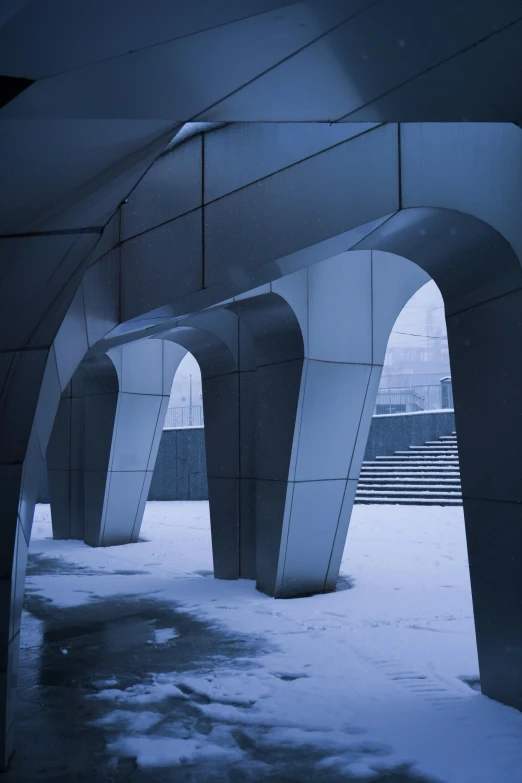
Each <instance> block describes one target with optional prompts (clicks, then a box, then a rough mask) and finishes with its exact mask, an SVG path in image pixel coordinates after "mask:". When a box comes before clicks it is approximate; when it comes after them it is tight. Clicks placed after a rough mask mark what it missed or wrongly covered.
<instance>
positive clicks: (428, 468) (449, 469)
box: [361, 462, 460, 476]
mask: <svg viewBox="0 0 522 783" xmlns="http://www.w3.org/2000/svg"><path fill="white" fill-rule="evenodd" d="M367 470H378V471H381V472H383V471H385V472H389V471H393V472H397V473H401V474H402V473H409V472H411V473H431V474H434V473H435V474H436V473H444V474H447V473H454V474H455V475H456V476H458V475H460V474H459V469H458V465H411V464H409V463H407V462H406V463H398V462H394V463H393V464H392V465H383V464H381V463H377V464H375V465H374V464H371V463H369V464H368V463H367V464H366V465H363V466H362V467H361V472H364V471H367Z"/></svg>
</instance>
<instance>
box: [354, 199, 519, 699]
mask: <svg viewBox="0 0 522 783" xmlns="http://www.w3.org/2000/svg"><path fill="white" fill-rule="evenodd" d="M359 247H361V248H363V247H364V248H369V247H371V248H374V249H375V248H379V249H385V250H389V251H391V252H395V253H400V254H401V255H402V256H405V257H407V258H410V259H411V260H412V261H414V262H415V263H416V264H418V265H419V266H421V267H422V268H423V269H425V270H426V271H428V272H429V273H430V275H431V276H432V277H433V279H434V280H435V282H436V283H437V285H438V286H439V288H440V291H441V293H442V296H443V298H444V301H445V306H446V322H447V330H448V345H449V352H450V363H451V370H452V378H453V396H454V403H455V421H456V427H457V433H458V447H459V461H460V471H461V480H462V497H463V504H464V516H465V522H466V536H467V543H468V554H469V566H470V577H471V587H472V594H473V606H474V614H475V627H476V634H477V647H478V653H479V663H480V672H481V686H482V692H483V693H485V694H487V695H488V696H490V697H491V698H494V699H497V700H499V701H502V702H504V703H505V704H509V705H512V706H514V707H517V708H519V709H521V708H522V666H521V660H522V627H521V625H520V622H519V619H518V616H519V607H520V605H521V604H522V579H521V573H522V569H521V563H522V546H521V539H520V530H521V525H522V484H521V482H520V476H521V475H522V449H521V448H520V444H521V443H522V410H521V407H520V399H521V398H522V351H521V345H522V318H521V315H520V314H521V312H522V272H521V268H520V260H519V258H518V256H517V255H516V253H515V251H514V249H513V248H512V246H511V245H510V244H509V243H508V242H507V240H506V239H505V238H504V237H503V236H501V235H500V234H499V233H498V232H497V231H495V229H493V228H492V227H491V226H489V225H487V224H486V223H484V222H483V221H480V220H478V219H477V218H475V217H472V216H470V215H465V214H463V213H458V212H454V211H451V210H434V209H416V210H406V211H404V212H403V213H400V214H399V215H397V216H394V217H393V218H391V219H390V220H389V221H388V222H387V223H386V224H384V225H383V226H382V227H380V228H378V229H377V230H376V231H375V232H373V234H372V235H371V236H369V237H367V238H366V239H365V240H363V242H361V243H360V244H359ZM478 436H480V443H481V449H480V450H479V449H477V437H478Z"/></svg>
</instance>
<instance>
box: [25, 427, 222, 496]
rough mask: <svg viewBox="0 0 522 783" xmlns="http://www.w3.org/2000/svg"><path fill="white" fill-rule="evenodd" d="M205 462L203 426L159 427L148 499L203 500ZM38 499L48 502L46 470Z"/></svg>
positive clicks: (204, 493)
mask: <svg viewBox="0 0 522 783" xmlns="http://www.w3.org/2000/svg"><path fill="white" fill-rule="evenodd" d="M207 498H208V489H207V466H206V459H205V430H204V429H203V427H194V428H187V429H182V430H163V434H162V436H161V441H160V446H159V450H158V456H157V458H156V465H155V468H154V475H153V478H152V484H151V487H150V492H149V500H207ZM38 502H39V503H49V488H48V483H47V470H46V468H45V466H44V468H43V469H42V477H41V482H40V492H39V495H38Z"/></svg>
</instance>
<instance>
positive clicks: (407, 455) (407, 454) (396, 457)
mask: <svg viewBox="0 0 522 783" xmlns="http://www.w3.org/2000/svg"><path fill="white" fill-rule="evenodd" d="M405 459H408V460H409V459H411V460H412V461H414V462H418V461H424V460H433V461H434V462H435V461H437V460H443V461H445V460H448V461H453V462H456V461H457V460H458V456H457V455H455V456H453V455H452V456H448V455H447V454H412V453H411V451H403V452H400V451H396V452H395V454H390V455H388V456H386V457H384V456H383V457H375V461H376V462H387V461H392V462H398V461H404V460H405Z"/></svg>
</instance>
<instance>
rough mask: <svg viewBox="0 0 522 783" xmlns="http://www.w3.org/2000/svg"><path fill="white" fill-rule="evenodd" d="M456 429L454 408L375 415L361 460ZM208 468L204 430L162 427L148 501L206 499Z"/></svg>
mask: <svg viewBox="0 0 522 783" xmlns="http://www.w3.org/2000/svg"><path fill="white" fill-rule="evenodd" d="M454 430H455V416H454V414H453V411H429V412H427V413H424V412H420V413H396V414H390V415H385V416H374V417H373V419H372V425H371V428H370V434H369V436H368V443H367V445H366V452H365V454H364V459H366V460H369V459H375V457H376V456H377V455H381V456H386V455H388V454H393V452H394V451H399V450H400V449H408V448H409V447H410V446H421V445H422V444H423V443H425V442H426V441H427V440H436V439H437V438H438V437H439V436H440V435H449V434H451V433H452V432H453V431H454ZM207 498H208V489H207V468H206V459H205V430H204V429H203V427H194V428H190V429H181V430H164V431H163V435H162V437H161V442H160V447H159V451H158V457H157V459H156V466H155V468H154V476H153V479H152V484H151V487H150V492H149V500H206V499H207ZM38 500H39V502H40V503H48V502H49V491H48V487H47V470H43V471H42V482H41V485H40V494H39V498H38Z"/></svg>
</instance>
